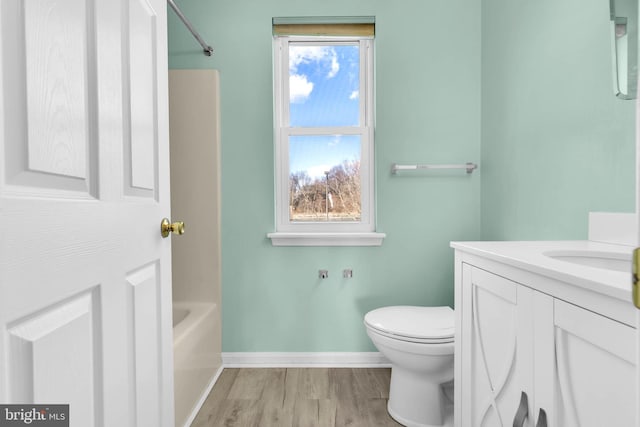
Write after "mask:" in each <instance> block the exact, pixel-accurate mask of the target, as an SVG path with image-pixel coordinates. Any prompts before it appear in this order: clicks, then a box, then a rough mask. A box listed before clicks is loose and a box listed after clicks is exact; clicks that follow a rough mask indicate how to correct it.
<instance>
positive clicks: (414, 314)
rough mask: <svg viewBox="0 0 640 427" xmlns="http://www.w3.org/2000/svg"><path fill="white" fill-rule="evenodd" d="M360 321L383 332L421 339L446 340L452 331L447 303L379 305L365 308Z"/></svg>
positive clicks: (452, 317) (453, 328)
mask: <svg viewBox="0 0 640 427" xmlns="http://www.w3.org/2000/svg"><path fill="white" fill-rule="evenodd" d="M364 321H365V323H366V324H367V325H368V326H370V327H371V328H373V329H377V330H379V331H381V332H383V333H385V335H387V334H389V335H396V336H398V337H403V338H409V339H417V340H421V341H431V342H450V341H453V337H454V333H455V317H454V312H453V310H452V309H451V308H450V307H416V306H408V305H402V306H392V307H382V308H378V309H375V310H372V311H370V312H368V313H367V314H366V315H365V316H364Z"/></svg>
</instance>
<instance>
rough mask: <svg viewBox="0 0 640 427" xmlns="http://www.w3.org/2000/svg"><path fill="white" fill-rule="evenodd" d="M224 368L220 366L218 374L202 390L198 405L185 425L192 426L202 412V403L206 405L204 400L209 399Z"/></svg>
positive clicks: (185, 426)
mask: <svg viewBox="0 0 640 427" xmlns="http://www.w3.org/2000/svg"><path fill="white" fill-rule="evenodd" d="M223 369H224V365H222V366H220V367H219V368H218V370H217V371H216V374H215V375H214V376H213V378H212V379H211V382H209V385H208V386H207V388H206V389H205V390H204V391H203V392H202V396H200V400H199V401H198V403H197V404H196V406H194V407H193V411H191V415H189V418H187V421H186V422H185V423H184V427H190V426H191V423H193V420H195V419H196V416H197V415H198V412H200V409H202V405H204V401H205V400H207V397H209V393H211V390H213V386H214V385H215V384H216V381H218V378H220V374H221V373H222V370H223Z"/></svg>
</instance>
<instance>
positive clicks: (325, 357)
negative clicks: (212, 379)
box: [222, 351, 391, 368]
mask: <svg viewBox="0 0 640 427" xmlns="http://www.w3.org/2000/svg"><path fill="white" fill-rule="evenodd" d="M222 365H223V366H224V367H225V368H388V367H391V364H390V363H389V361H388V360H387V359H386V358H385V357H384V356H383V355H382V354H380V353H379V352H377V351H372V352H354V353H347V352H339V353H330V352H318V353H297V352H296V353H289V352H283V353H268V352H238V353H222Z"/></svg>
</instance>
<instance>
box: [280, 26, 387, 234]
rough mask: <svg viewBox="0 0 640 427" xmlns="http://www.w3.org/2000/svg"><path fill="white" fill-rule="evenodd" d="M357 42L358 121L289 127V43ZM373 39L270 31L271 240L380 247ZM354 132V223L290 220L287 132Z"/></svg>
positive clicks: (324, 133) (335, 133) (333, 133)
mask: <svg viewBox="0 0 640 427" xmlns="http://www.w3.org/2000/svg"><path fill="white" fill-rule="evenodd" d="M291 43H294V44H298V45H322V46H326V45H345V44H347V45H354V44H358V45H359V52H360V87H359V102H360V122H361V123H359V125H358V126H338V127H331V126H326V127H291V126H290V125H289V45H290V44H291ZM373 84H374V80H373V38H372V37H355V36H354V37H342V36H341V37H334V36H274V100H275V104H274V107H275V111H274V128H275V129H274V140H275V170H276V232H275V233H269V234H268V237H269V238H271V240H272V243H273V245H287V246H292V245H293V246H300V245H301V246H379V245H380V244H382V239H383V238H384V237H385V235H384V234H382V233H376V232H375V228H376V223H375V173H374V165H375V163H374V110H373V109H374V98H373V96H374V94H373ZM304 135H319V136H322V135H359V136H360V143H361V157H360V179H361V182H360V188H361V220H360V221H357V222H346V221H345V222H338V221H333V222H332V221H328V222H293V221H291V220H290V218H289V172H290V171H289V137H290V136H304Z"/></svg>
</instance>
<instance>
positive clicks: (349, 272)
mask: <svg viewBox="0 0 640 427" xmlns="http://www.w3.org/2000/svg"><path fill="white" fill-rule="evenodd" d="M342 277H344V278H345V279H351V278H352V277H353V270H352V269H350V268H345V269H344V270H342Z"/></svg>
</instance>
